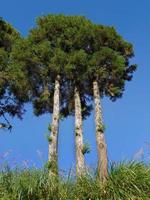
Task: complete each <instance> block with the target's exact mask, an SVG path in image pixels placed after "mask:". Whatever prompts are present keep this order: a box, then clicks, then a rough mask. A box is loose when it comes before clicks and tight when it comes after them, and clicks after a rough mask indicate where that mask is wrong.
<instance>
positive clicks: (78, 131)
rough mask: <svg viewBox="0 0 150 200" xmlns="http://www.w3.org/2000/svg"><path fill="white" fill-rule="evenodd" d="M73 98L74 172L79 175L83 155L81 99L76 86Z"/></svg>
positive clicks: (81, 168) (82, 166)
mask: <svg viewBox="0 0 150 200" xmlns="http://www.w3.org/2000/svg"><path fill="white" fill-rule="evenodd" d="M74 100H75V144H76V172H77V176H81V175H82V174H83V172H84V167H85V166H84V155H83V131H82V112H81V100H80V94H79V90H78V89H77V87H75V90H74Z"/></svg>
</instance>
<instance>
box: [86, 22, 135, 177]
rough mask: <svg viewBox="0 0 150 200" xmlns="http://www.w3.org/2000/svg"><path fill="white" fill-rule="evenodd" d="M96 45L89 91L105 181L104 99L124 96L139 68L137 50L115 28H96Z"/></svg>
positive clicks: (106, 164) (101, 174)
mask: <svg viewBox="0 0 150 200" xmlns="http://www.w3.org/2000/svg"><path fill="white" fill-rule="evenodd" d="M94 29H95V36H94V43H93V45H92V46H91V47H90V48H91V49H92V53H91V54H90V56H89V57H90V59H89V72H88V73H89V75H88V79H89V90H90V88H91V85H93V91H91V96H93V98H94V103H95V124H96V141H97V149H98V174H99V177H100V180H101V181H105V180H106V178H107V176H108V159H107V146H106V142H105V137H104V128H105V127H104V125H103V120H102V107H101V100H100V97H103V96H104V95H106V96H109V97H110V99H111V100H113V101H114V100H116V99H117V98H119V97H121V96H122V94H123V92H124V86H125V81H126V80H128V81H129V80H131V78H132V73H133V72H134V71H135V69H136V65H130V63H129V59H130V58H131V57H132V56H133V55H134V54H133V47H132V45H131V44H130V43H128V42H126V41H124V40H123V39H122V37H121V36H119V35H118V34H117V33H116V31H115V29H114V28H112V27H104V26H98V25H95V27H94Z"/></svg>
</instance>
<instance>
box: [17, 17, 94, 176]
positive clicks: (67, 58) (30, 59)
mask: <svg viewBox="0 0 150 200" xmlns="http://www.w3.org/2000/svg"><path fill="white" fill-rule="evenodd" d="M86 23H89V22H88V20H85V18H84V17H76V16H70V17H68V16H63V15H47V16H43V17H40V18H38V20H37V26H36V27H35V28H34V29H32V30H31V31H30V34H29V37H28V38H27V39H24V40H21V41H20V42H19V41H18V45H16V49H15V51H14V54H13V55H14V59H15V60H16V62H17V63H18V65H19V64H20V65H22V66H23V68H24V70H25V74H27V77H28V81H29V83H30V95H31V100H32V102H33V107H34V112H35V114H36V115H41V114H43V113H53V118H52V124H51V125H50V126H49V130H50V132H51V135H50V136H49V137H48V140H49V166H50V174H51V172H52V174H56V173H57V157H58V155H57V149H58V147H57V146H58V127H59V117H60V116H62V115H63V116H64V117H66V116H68V115H69V114H72V113H74V111H75V113H76V115H75V116H76V120H75V121H76V123H75V124H76V131H77V134H76V135H80V137H79V136H77V137H76V138H78V139H77V140H76V145H77V149H78V150H79V151H78V152H79V153H77V156H76V157H77V166H78V164H79V165H80V166H81V165H82V167H80V166H79V167H78V168H84V167H83V165H84V164H83V163H84V158H83V152H82V148H83V145H82V143H83V142H82V137H83V136H82V116H83V117H85V116H86V115H87V114H89V109H90V108H91V107H90V106H87V103H86V97H85V95H84V94H83V95H82V92H81V89H80V92H79V83H80V82H81V81H79V80H81V76H80V72H79V71H78V73H75V74H74V72H75V71H76V70H81V69H82V71H83V72H85V68H84V67H85V66H86V65H85V64H84V65H83V61H85V52H84V50H82V51H80V49H81V48H82V49H83V47H84V48H86V47H87V46H86V45H85V42H84V41H85V40H84V41H83V38H81V37H83V35H84V34H83V33H84V32H85V30H86V29H85V28H84V25H85V24H86ZM86 32H87V30H86ZM81 33H82V34H81ZM86 35H87V33H86ZM80 58H81V59H82V60H81V61H80ZM69 66H70V69H69ZM83 66H84V67H83ZM69 70H70V75H71V76H70V77H69ZM83 74H84V73H82V75H83ZM77 76H80V77H79V79H77V78H78V77H77ZM72 89H73V90H72ZM72 91H74V94H73V95H72ZM82 91H83V90H82ZM53 97H54V98H53ZM72 97H73V98H72ZM74 97H75V107H76V109H74V107H73V106H72V105H73V103H74V100H73V99H74ZM81 106H82V110H81ZM81 115H82V116H81ZM77 116H78V117H79V118H77ZM78 120H79V121H80V125H79V124H78ZM79 142H80V143H79ZM78 147H79V148H78ZM80 158H81V159H80ZM79 159H80V160H82V161H81V162H82V164H81V162H78V160H79ZM78 171H79V170H78Z"/></svg>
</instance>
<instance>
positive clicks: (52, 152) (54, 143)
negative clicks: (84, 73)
mask: <svg viewBox="0 0 150 200" xmlns="http://www.w3.org/2000/svg"><path fill="white" fill-rule="evenodd" d="M59 114H60V76H59V75H58V76H57V77H56V80H55V88H54V100H53V117H52V124H51V135H50V141H49V164H50V167H49V174H50V175H55V174H57V168H58V166H57V160H58V155H57V154H58V131H59Z"/></svg>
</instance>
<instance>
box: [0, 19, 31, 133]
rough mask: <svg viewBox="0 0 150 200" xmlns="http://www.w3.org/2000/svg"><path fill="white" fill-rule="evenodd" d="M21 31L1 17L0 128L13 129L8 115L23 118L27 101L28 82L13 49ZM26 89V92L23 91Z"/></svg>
mask: <svg viewBox="0 0 150 200" xmlns="http://www.w3.org/2000/svg"><path fill="white" fill-rule="evenodd" d="M18 38H20V36H19V33H18V32H17V31H16V30H15V29H14V28H13V27H12V26H11V25H10V24H9V23H7V22H5V21H4V20H3V19H2V18H0V117H1V118H3V120H4V122H2V123H0V128H8V129H11V128H12V125H11V124H10V122H9V120H8V119H7V116H8V115H10V116H11V117H14V116H17V117H19V118H22V115H23V113H24V109H23V104H24V102H26V101H27V96H26V93H25V88H26V87H27V82H26V78H25V75H24V73H23V72H22V70H21V68H20V67H18V66H16V65H15V64H14V62H13V59H12V55H11V53H12V49H13V46H14V43H15V41H16V40H17V39H18ZM23 91H24V92H23Z"/></svg>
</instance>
